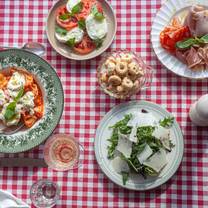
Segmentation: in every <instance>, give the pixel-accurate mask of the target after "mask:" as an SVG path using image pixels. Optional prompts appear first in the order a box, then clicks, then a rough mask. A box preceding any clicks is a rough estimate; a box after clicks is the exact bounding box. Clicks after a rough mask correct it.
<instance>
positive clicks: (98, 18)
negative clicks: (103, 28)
mask: <svg viewBox="0 0 208 208" xmlns="http://www.w3.org/2000/svg"><path fill="white" fill-rule="evenodd" d="M94 17H95V19H96V20H98V21H101V20H103V19H105V17H104V15H103V14H102V13H100V12H97V13H96V14H95V15H94Z"/></svg>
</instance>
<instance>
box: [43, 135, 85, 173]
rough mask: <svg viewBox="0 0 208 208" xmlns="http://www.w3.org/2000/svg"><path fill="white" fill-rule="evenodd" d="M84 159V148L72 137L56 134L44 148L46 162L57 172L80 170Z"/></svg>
mask: <svg viewBox="0 0 208 208" xmlns="http://www.w3.org/2000/svg"><path fill="white" fill-rule="evenodd" d="M83 159H84V147H83V146H82V145H81V144H80V143H79V142H78V141H77V140H76V139H75V138H74V137H73V136H71V135H67V134H54V135H53V136H51V137H50V138H49V139H48V140H47V142H46V143H45V146H44V160H45V162H46V164H47V165H48V166H49V167H50V168H51V169H53V170H56V171H67V170H70V169H75V168H78V167H80V166H81V165H82V162H83Z"/></svg>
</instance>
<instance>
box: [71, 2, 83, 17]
mask: <svg viewBox="0 0 208 208" xmlns="http://www.w3.org/2000/svg"><path fill="white" fill-rule="evenodd" d="M82 9H83V3H82V2H79V3H78V4H77V5H75V6H74V7H73V8H72V10H71V15H72V16H74V15H75V14H78V13H80V12H81V11H82Z"/></svg>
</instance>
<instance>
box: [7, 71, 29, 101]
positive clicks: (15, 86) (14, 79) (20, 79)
mask: <svg viewBox="0 0 208 208" xmlns="http://www.w3.org/2000/svg"><path fill="white" fill-rule="evenodd" d="M24 85H25V76H24V75H23V74H20V73H19V72H14V73H13V75H12V76H11V78H10V80H9V82H8V84H7V89H8V93H9V95H10V96H11V97H16V96H17V95H18V93H19V90H20V89H21V88H22V87H24Z"/></svg>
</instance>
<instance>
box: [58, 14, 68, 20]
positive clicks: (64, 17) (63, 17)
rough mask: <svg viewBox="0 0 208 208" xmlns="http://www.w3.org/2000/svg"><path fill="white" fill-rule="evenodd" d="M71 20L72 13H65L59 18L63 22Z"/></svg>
mask: <svg viewBox="0 0 208 208" xmlns="http://www.w3.org/2000/svg"><path fill="white" fill-rule="evenodd" d="M69 18H70V13H65V14H62V15H60V16H59V19H61V20H67V19H69Z"/></svg>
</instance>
